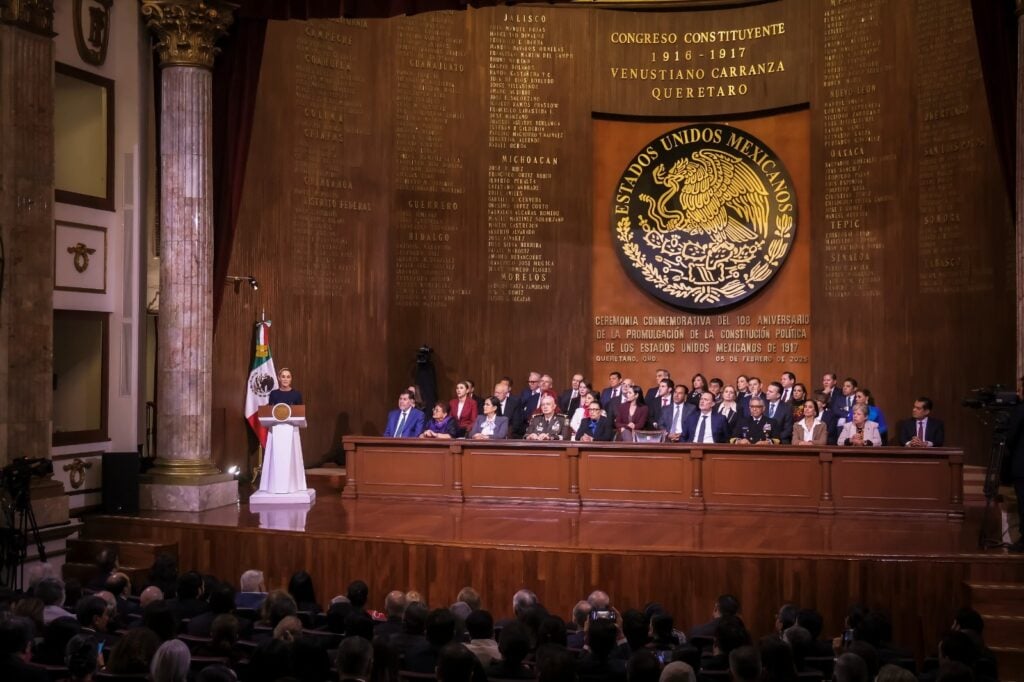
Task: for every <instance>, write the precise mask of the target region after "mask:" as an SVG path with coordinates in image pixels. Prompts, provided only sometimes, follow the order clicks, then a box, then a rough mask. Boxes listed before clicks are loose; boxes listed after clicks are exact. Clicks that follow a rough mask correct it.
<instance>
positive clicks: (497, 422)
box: [469, 395, 508, 440]
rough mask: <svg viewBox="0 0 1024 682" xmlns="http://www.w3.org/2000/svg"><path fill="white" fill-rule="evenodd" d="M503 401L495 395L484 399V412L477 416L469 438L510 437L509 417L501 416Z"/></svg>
mask: <svg viewBox="0 0 1024 682" xmlns="http://www.w3.org/2000/svg"><path fill="white" fill-rule="evenodd" d="M500 408H501V401H499V400H498V399H497V398H496V397H494V396H493V395H492V396H491V397H489V398H486V399H484V413H483V414H482V415H480V416H479V417H477V418H476V423H475V424H473V428H472V429H470V431H469V438H475V439H477V440H503V439H505V438H508V417H499V416H498V411H499V409H500Z"/></svg>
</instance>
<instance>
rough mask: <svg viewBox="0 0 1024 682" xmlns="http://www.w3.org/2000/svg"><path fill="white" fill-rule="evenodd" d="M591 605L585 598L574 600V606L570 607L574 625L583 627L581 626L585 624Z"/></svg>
mask: <svg viewBox="0 0 1024 682" xmlns="http://www.w3.org/2000/svg"><path fill="white" fill-rule="evenodd" d="M592 609H593V607H592V606H591V605H590V602H588V601H587V600H585V599H581V600H580V601H578V602H576V606H574V607H573V608H572V621H573V622H574V623H576V627H578V628H579V629H581V630H582V629H583V626H584V625H586V624H587V620H588V619H589V618H590V611H591V610H592Z"/></svg>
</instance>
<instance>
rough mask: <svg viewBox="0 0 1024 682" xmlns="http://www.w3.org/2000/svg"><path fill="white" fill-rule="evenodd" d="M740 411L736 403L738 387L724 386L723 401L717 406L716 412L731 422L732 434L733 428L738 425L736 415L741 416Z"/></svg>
mask: <svg viewBox="0 0 1024 682" xmlns="http://www.w3.org/2000/svg"><path fill="white" fill-rule="evenodd" d="M739 411H740V406H739V404H738V403H737V402H736V387H735V386H723V387H722V400H721V401H720V402H719V403H718V404H717V405H715V412H717V413H718V414H720V415H722V416H723V417H725V419H726V421H728V422H729V433H732V427H733V425H735V424H736V415H738V414H739Z"/></svg>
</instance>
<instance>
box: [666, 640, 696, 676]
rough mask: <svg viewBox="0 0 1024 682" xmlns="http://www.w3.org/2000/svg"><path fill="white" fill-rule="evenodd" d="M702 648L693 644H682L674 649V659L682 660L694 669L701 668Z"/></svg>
mask: <svg viewBox="0 0 1024 682" xmlns="http://www.w3.org/2000/svg"><path fill="white" fill-rule="evenodd" d="M700 656H701V650H700V649H698V648H697V647H695V646H694V645H693V644H690V643H686V644H680V645H679V646H677V647H676V648H675V649H673V650H672V660H673V661H680V662H681V663H685V664H686V665H688V666H690V668H692V669H693V670H700Z"/></svg>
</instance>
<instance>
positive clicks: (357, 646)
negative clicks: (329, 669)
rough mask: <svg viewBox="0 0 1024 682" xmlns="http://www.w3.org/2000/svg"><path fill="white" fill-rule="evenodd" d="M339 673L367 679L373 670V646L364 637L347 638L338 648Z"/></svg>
mask: <svg viewBox="0 0 1024 682" xmlns="http://www.w3.org/2000/svg"><path fill="white" fill-rule="evenodd" d="M337 664H338V672H339V673H340V674H341V675H347V676H350V677H366V676H368V675H369V674H370V669H371V668H373V645H372V644H370V642H369V641H367V640H365V639H363V638H362V637H346V638H345V639H343V640H341V646H339V647H338V659H337Z"/></svg>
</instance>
